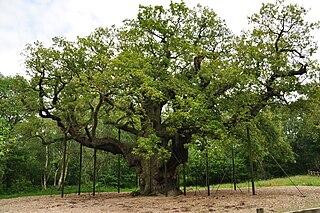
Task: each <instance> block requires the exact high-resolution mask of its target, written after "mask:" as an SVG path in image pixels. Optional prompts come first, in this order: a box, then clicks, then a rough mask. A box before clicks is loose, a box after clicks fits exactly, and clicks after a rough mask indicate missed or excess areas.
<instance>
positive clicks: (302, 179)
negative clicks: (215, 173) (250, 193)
mask: <svg viewBox="0 0 320 213" xmlns="http://www.w3.org/2000/svg"><path fill="white" fill-rule="evenodd" d="M290 179H291V180H292V181H293V182H294V184H295V185H296V186H320V177H319V176H309V175H297V176H292V177H290ZM290 179H289V178H288V177H283V178H274V179H270V180H255V185H256V187H266V186H293V183H292V182H291V181H290ZM248 184H250V186H251V182H250V183H248V182H245V183H237V187H239V188H246V187H248ZM217 187H218V185H213V186H211V188H217ZM232 187H233V184H232V183H225V184H221V185H220V186H219V188H232ZM194 189H195V187H188V190H194ZM198 189H200V190H201V189H206V187H198Z"/></svg>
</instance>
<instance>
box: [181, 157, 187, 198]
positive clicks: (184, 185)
mask: <svg viewBox="0 0 320 213" xmlns="http://www.w3.org/2000/svg"><path fill="white" fill-rule="evenodd" d="M182 170H183V171H182V173H183V174H182V175H183V195H184V196H186V195H187V191H186V163H183V164H182Z"/></svg>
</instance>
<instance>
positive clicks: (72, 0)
mask: <svg viewBox="0 0 320 213" xmlns="http://www.w3.org/2000/svg"><path fill="white" fill-rule="evenodd" d="M177 1H178V0H177ZM266 1H267V2H272V0H266ZM266 1H263V2H266ZM185 2H186V3H187V4H188V5H189V6H195V5H196V4H198V3H200V4H202V5H206V6H209V7H211V8H213V9H214V10H215V11H216V12H217V13H218V15H219V16H220V17H222V18H223V19H225V20H226V22H227V24H228V26H229V27H230V28H231V29H232V30H233V31H234V32H235V33H239V32H240V31H241V30H242V29H243V28H246V25H247V19H246V18H247V16H249V15H251V14H252V13H253V12H257V11H258V9H259V8H260V6H261V2H262V0H238V1H236V0H223V1H222V0H220V1H218V0H210V1H209V0H185ZM287 2H296V3H303V4H304V5H305V7H306V8H312V10H311V12H310V16H309V17H310V19H311V20H313V21H314V20H320V15H319V14H318V12H319V11H320V3H319V2H318V0H304V1H299V0H287ZM169 3H170V0H162V1H159V0H130V1H128V0H115V1H108V0H90V1H87V0H0V58H1V59H0V60H1V63H0V73H2V74H5V75H14V74H16V73H24V71H23V66H21V64H22V62H23V58H22V57H21V56H20V53H21V52H22V51H23V49H24V47H25V45H26V44H27V43H32V42H34V41H36V40H40V41H43V42H44V43H49V42H50V41H51V38H52V37H54V36H65V37H67V38H68V39H74V38H75V37H76V36H85V35H87V34H89V33H91V32H92V31H93V30H94V29H95V28H97V27H100V26H102V27H105V26H111V25H112V24H116V25H117V26H119V25H121V22H122V20H124V19H126V18H134V17H135V16H136V14H137V11H138V6H139V4H142V5H156V4H163V5H168V4H169ZM315 35H316V37H317V39H318V40H320V32H319V31H318V32H317V34H315ZM318 55H319V54H318ZM318 58H320V57H318Z"/></svg>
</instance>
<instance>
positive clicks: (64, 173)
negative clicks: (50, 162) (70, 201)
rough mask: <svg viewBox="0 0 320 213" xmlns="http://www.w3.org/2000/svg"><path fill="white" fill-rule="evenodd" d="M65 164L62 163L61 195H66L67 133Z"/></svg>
mask: <svg viewBox="0 0 320 213" xmlns="http://www.w3.org/2000/svg"><path fill="white" fill-rule="evenodd" d="M63 146H64V147H63V165H62V181H61V197H63V196H64V181H65V176H66V167H67V162H66V161H67V135H65V136H64V140H63Z"/></svg>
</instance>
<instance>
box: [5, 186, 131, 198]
mask: <svg viewBox="0 0 320 213" xmlns="http://www.w3.org/2000/svg"><path fill="white" fill-rule="evenodd" d="M120 190H121V192H131V191H134V190H136V189H130V188H121V189H120ZM117 191H118V190H117V188H115V187H105V186H97V187H96V192H97V193H98V192H117ZM87 192H89V193H92V186H91V185H86V184H83V185H82V186H81V193H87ZM76 193H78V186H66V187H65V189H64V194H76ZM59 194H61V189H57V188H55V187H49V188H47V190H36V191H33V192H19V193H12V194H11V193H10V194H0V199H8V198H17V197H26V196H42V195H59Z"/></svg>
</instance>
